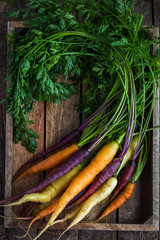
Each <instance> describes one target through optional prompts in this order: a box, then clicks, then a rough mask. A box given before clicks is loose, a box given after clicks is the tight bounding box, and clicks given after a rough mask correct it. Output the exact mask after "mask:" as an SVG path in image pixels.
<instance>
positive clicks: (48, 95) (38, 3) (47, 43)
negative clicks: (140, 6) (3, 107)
mask: <svg viewBox="0 0 160 240" xmlns="http://www.w3.org/2000/svg"><path fill="white" fill-rule="evenodd" d="M27 7H28V9H27V10H25V11H24V10H21V11H19V10H18V11H11V12H9V14H8V16H9V17H10V18H13V19H17V18H18V17H19V16H21V17H22V19H23V20H25V24H26V26H29V28H28V30H26V31H22V32H20V33H17V32H16V31H13V32H12V35H11V36H8V38H9V50H8V56H9V59H10V60H9V70H8V80H9V81H10V82H11V85H10V88H9V89H8V98H7V106H8V112H9V113H10V114H12V115H13V118H14V141H15V142H19V141H22V144H23V145H24V146H26V147H27V149H28V150H29V151H31V152H33V151H34V150H35V148H36V147H37V144H36V142H35V139H36V138H37V137H38V136H37V134H35V133H34V132H33V130H32V128H31V125H32V123H31V122H30V121H29V120H28V115H29V113H30V112H31V111H32V109H33V102H34V100H37V101H39V102H41V101H50V102H56V103H58V104H60V102H61V101H63V100H66V99H67V98H69V97H70V96H71V95H72V94H75V93H76V92H77V86H76V84H77V82H78V81H81V82H83V84H84V87H85V89H86V91H85V93H84V95H83V100H82V104H81V106H80V107H79V108H80V109H81V111H82V113H84V114H85V115H86V116H88V115H90V114H91V113H92V112H93V111H94V110H95V109H96V108H97V107H99V106H100V104H101V103H102V102H103V101H104V100H105V99H106V97H107V95H108V94H109V92H110V90H111V89H112V86H113V85H114V83H115V82H116V80H117V78H119V75H118V74H117V73H118V72H119V71H120V69H121V67H120V63H121V56H120V54H119V52H121V53H123V55H124V56H125V57H126V58H128V59H129V61H130V62H131V65H132V69H133V73H134V74H135V76H136V77H137V76H138V77H137V79H138V80H139V82H140V81H142V80H143V78H145V79H146V78H151V74H149V72H150V71H149V68H148V65H150V67H151V68H152V67H153V68H154V74H155V76H158V74H159V70H158V69H157V68H156V67H155V62H156V61H157V59H158V60H159V55H157V56H155V57H153V56H152V55H151V52H152V51H151V49H152V44H153V42H154V41H155V42H157V40H153V41H152V40H150V34H149V31H148V30H146V29H143V28H142V20H143V18H142V16H141V15H140V14H135V13H134V12H133V11H132V8H133V3H132V1H129V0H115V1H111V0H107V1H106V0H98V1H97V0H90V1H81V0H72V1H71V0H66V1H63V3H62V4H59V1H57V0H49V1H46V0H29V1H28V4H27ZM146 62H147V63H146ZM142 65H143V71H144V73H148V74H147V75H146V76H145V75H144V74H142ZM60 74H62V75H64V77H65V78H64V80H63V81H59V75H60ZM69 80H72V83H71V82H70V81H69ZM117 89H118V87H117ZM117 101H119V99H118V100H117Z"/></svg>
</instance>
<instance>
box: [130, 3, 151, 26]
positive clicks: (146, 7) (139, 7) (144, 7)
mask: <svg viewBox="0 0 160 240" xmlns="http://www.w3.org/2000/svg"><path fill="white" fill-rule="evenodd" d="M133 2H134V3H135V4H136V6H135V12H139V13H142V12H144V14H143V16H144V19H143V21H144V24H146V25H151V24H152V0H143V1H142V0H133Z"/></svg>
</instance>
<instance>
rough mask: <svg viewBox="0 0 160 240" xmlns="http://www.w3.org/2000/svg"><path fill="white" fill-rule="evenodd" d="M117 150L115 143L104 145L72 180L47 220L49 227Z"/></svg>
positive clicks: (117, 146)
mask: <svg viewBox="0 0 160 240" xmlns="http://www.w3.org/2000/svg"><path fill="white" fill-rule="evenodd" d="M118 149H119V144H118V143H117V142H116V141H111V142H110V143H108V144H106V145H105V146H104V147H103V148H102V149H101V150H100V151H99V152H98V153H97V154H96V156H95V157H94V158H93V159H92V161H91V162H90V163H89V164H88V165H87V166H86V167H85V168H84V169H83V170H82V171H81V172H80V173H79V174H78V176H77V177H75V178H74V179H73V181H72V182H71V183H70V185H69V187H68V188H67V189H66V191H65V192H64V194H63V195H62V197H61V198H60V201H59V204H58V206H57V208H56V209H55V211H54V213H53V214H52V216H51V218H50V220H49V222H50V223H51V225H52V223H53V222H54V220H55V219H56V218H57V216H58V215H59V213H60V212H61V211H62V210H63V209H64V208H65V206H66V205H67V203H68V202H69V201H70V200H71V199H72V198H74V196H76V195H77V194H78V193H79V192H81V191H82V190H83V189H84V188H85V187H86V186H87V185H89V184H90V183H91V182H92V181H93V180H94V178H95V176H96V175H97V174H98V173H99V172H100V171H101V170H102V169H103V168H105V166H106V165H107V164H108V163H109V162H110V161H111V160H112V159H113V157H114V156H115V155H116V153H117V151H118Z"/></svg>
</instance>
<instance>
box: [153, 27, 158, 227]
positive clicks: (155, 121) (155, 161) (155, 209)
mask: <svg viewBox="0 0 160 240" xmlns="http://www.w3.org/2000/svg"><path fill="white" fill-rule="evenodd" d="M152 35H153V37H157V38H158V37H159V27H155V28H153V29H152ZM158 48H159V46H157V45H155V44H154V45H153V53H155V51H156V50H157V49H158ZM159 83H160V80H159ZM155 126H159V87H158V89H157V94H156V100H155V103H154V107H153V127H155ZM159 137H160V136H159V128H157V129H154V130H153V151H152V159H153V161H152V171H153V175H152V176H153V177H152V189H153V201H152V209H153V222H152V223H153V225H154V226H155V228H156V229H157V230H159Z"/></svg>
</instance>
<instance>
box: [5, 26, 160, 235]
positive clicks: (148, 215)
mask: <svg viewBox="0 0 160 240" xmlns="http://www.w3.org/2000/svg"><path fill="white" fill-rule="evenodd" d="M23 28H24V23H23V22H16V21H12V22H9V23H8V33H11V31H12V30H13V29H23ZM152 33H153V36H159V28H154V29H152ZM153 48H154V51H155V50H156V47H155V46H153ZM158 98H159V91H158V92H157V100H156V101H155V104H154V109H153V118H152V125H153V126H157V125H159V100H158ZM79 100H80V97H79V96H78V95H76V96H72V97H71V98H70V99H69V100H68V101H66V102H63V103H62V104H61V106H58V105H56V104H50V103H40V104H39V103H37V102H36V103H35V106H34V111H33V112H32V114H31V118H32V119H33V120H34V122H35V123H34V127H33V128H34V129H35V131H36V132H37V133H38V135H39V136H40V137H39V139H38V149H37V151H36V153H35V154H38V153H39V152H42V151H43V150H44V149H47V148H49V147H51V146H52V145H53V144H54V143H56V142H57V141H58V140H60V139H61V138H62V137H63V136H64V135H66V134H67V133H68V132H70V131H71V130H72V129H75V128H76V127H78V126H79V124H80V115H79V113H78V112H77V111H76V109H75V107H74V106H75V104H76V103H78V102H79ZM12 137H13V125H12V117H11V116H8V115H7V117H6V159H5V197H6V198H7V197H10V196H11V195H15V194H16V193H19V192H20V191H24V190H26V189H28V188H29V187H31V186H33V182H34V185H35V184H36V183H37V182H38V181H40V180H42V179H43V177H44V176H45V173H40V174H37V175H36V176H32V177H28V178H25V179H24V180H21V181H20V182H16V183H14V184H13V185H12V176H13V175H14V173H15V171H16V170H17V169H18V168H19V167H20V166H21V165H22V164H23V163H24V162H25V161H27V160H28V159H29V158H31V157H32V156H33V155H35V154H30V153H28V152H27V151H26V150H25V148H24V147H22V146H21V145H20V144H14V143H13V141H12ZM28 208H29V205H28V204H24V205H23V206H22V207H15V208H10V207H8V208H5V216H16V215H17V216H25V213H27V210H28ZM28 224H29V222H24V223H23V227H27V226H28ZM44 225H45V222H40V223H39V222H36V223H35V224H34V225H33V227H35V228H42V227H43V226H44ZM4 226H5V227H7V228H8V227H11V228H16V227H19V225H18V221H17V220H11V219H5V221H4ZM66 227H67V223H60V224H56V225H54V226H53V227H52V228H55V229H64V228H66ZM74 229H87V230H114V231H115V230H119V231H158V229H159V129H154V130H153V134H152V152H151V154H150V158H149V159H148V163H147V166H146V167H145V169H144V171H143V174H142V176H141V177H140V179H139V180H138V182H137V184H136V189H135V192H134V195H133V196H132V198H131V199H129V200H128V201H127V202H126V203H125V204H124V206H122V207H121V208H120V209H119V210H117V211H116V212H114V213H112V214H110V215H109V218H108V217H106V218H105V219H104V220H103V222H100V223H79V224H77V225H76V226H75V227H74Z"/></svg>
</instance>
